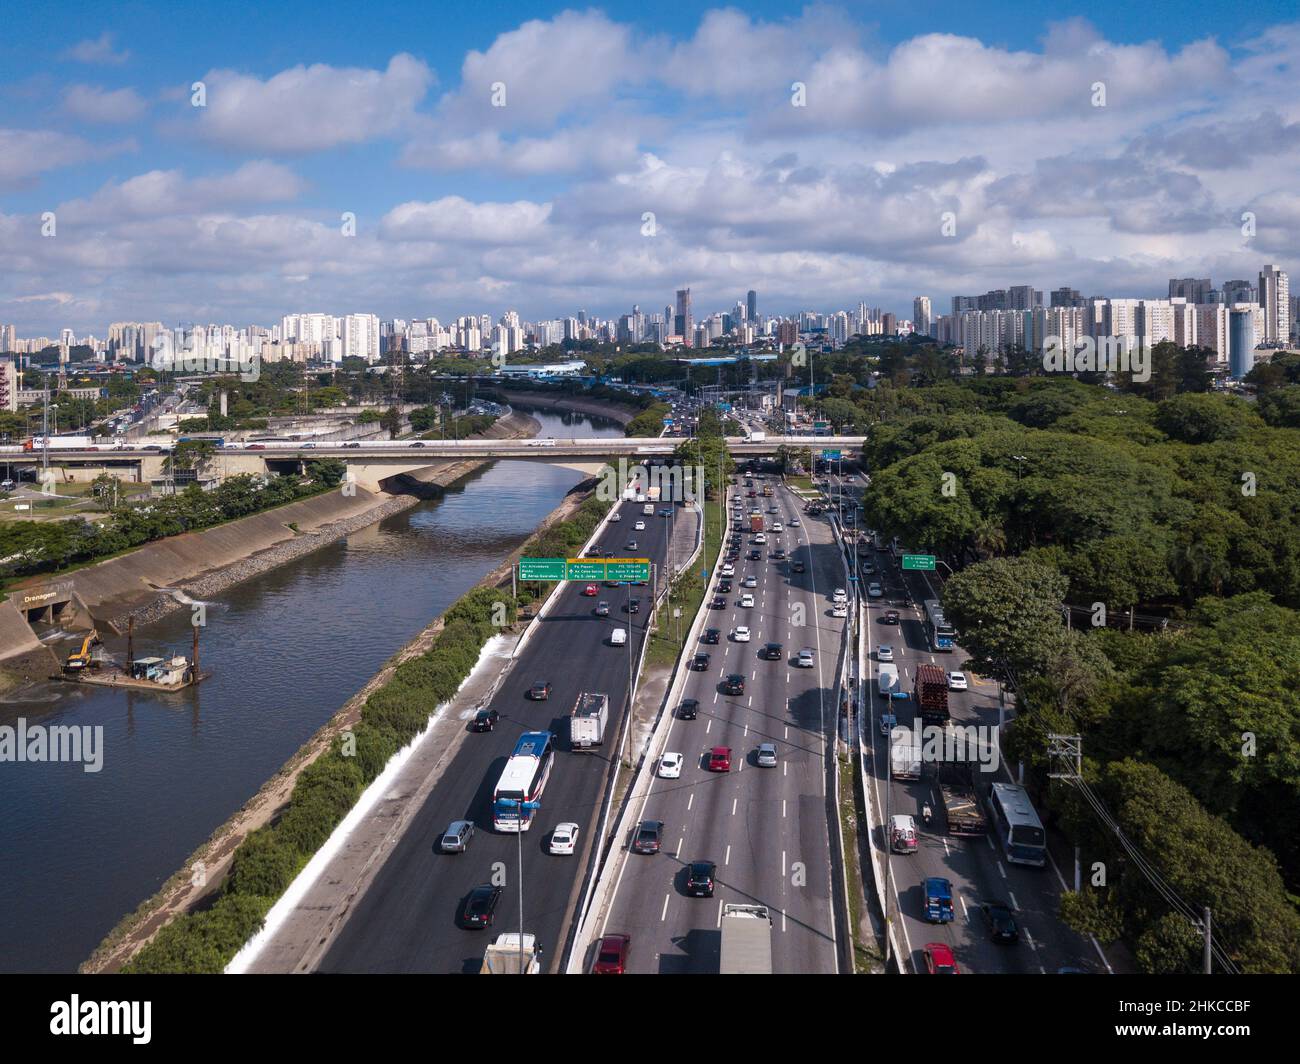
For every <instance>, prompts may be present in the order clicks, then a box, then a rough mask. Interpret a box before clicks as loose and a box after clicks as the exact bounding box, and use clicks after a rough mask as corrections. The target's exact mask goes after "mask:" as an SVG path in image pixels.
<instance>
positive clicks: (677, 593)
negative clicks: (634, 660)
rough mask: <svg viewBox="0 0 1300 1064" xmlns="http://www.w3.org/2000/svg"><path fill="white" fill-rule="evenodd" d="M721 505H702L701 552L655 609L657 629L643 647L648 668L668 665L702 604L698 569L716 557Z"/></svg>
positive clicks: (702, 582) (703, 589)
mask: <svg viewBox="0 0 1300 1064" xmlns="http://www.w3.org/2000/svg"><path fill="white" fill-rule="evenodd" d="M724 516H725V515H724V514H723V509H722V503H720V502H719V501H717V500H713V501H711V502H710V501H706V502H705V504H704V551H703V553H702V554H701V555H700V557H698V558H697V559H696V560H695V563H694V564H693V565H692V566H691V568H690V570H688V571H687V572H684V573H682V574H681V575H680V576H679V577H678V578H677V579H676V580H674V581H673V583H672V586H671V588H670V589H669V592H668V598H667V599H666V600H665V602H664V605H663V606H662V607H661V608H660V610H659V615H658V618H659V619H658V627H657V628H655V630H654V631H653V632H651V633H650V645H649V647H647V648H646V655H645V661H646V665H647V667H649V666H652V665H668V666H671V665H672V664H673V663H674V662H675V661H676V660H677V658H678V655H680V654H681V652H682V648H683V646H685V639H686V633H687V632H688V631H689V630H690V627H691V623H692V621H693V620H694V619H695V614H696V613H697V612H698V611H699V608H700V604H701V603H702V602H703V601H704V593H705V592H706V591H707V590H708V581H707V580H704V579H702V578H701V577H700V570H701V569H704V568H706V567H707V566H711V565H712V564H713V560H714V559H715V558H716V557H717V556H718V547H719V545H720V544H721V543H722V532H723V528H722V521H723V518H724ZM674 609H680V610H681V611H682V616H681V619H680V635H679V631H678V629H679V621H678V619H676V618H674V617H673V610H674Z"/></svg>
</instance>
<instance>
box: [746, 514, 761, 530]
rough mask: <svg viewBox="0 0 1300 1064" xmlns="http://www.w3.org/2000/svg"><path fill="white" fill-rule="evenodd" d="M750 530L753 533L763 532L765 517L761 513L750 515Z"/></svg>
mask: <svg viewBox="0 0 1300 1064" xmlns="http://www.w3.org/2000/svg"><path fill="white" fill-rule="evenodd" d="M749 530H750V531H751V532H762V531H763V515H762V514H760V513H751V514H750V515H749Z"/></svg>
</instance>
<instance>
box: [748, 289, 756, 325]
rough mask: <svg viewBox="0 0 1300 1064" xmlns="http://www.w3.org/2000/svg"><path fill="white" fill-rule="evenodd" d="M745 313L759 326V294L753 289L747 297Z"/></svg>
mask: <svg viewBox="0 0 1300 1064" xmlns="http://www.w3.org/2000/svg"><path fill="white" fill-rule="evenodd" d="M745 312H746V314H747V315H748V318H749V320H750V321H751V322H753V323H754V324H755V325H757V324H758V293H757V292H755V291H754V290H753V289H752V288H751V289H750V290H749V292H748V293H746V295H745Z"/></svg>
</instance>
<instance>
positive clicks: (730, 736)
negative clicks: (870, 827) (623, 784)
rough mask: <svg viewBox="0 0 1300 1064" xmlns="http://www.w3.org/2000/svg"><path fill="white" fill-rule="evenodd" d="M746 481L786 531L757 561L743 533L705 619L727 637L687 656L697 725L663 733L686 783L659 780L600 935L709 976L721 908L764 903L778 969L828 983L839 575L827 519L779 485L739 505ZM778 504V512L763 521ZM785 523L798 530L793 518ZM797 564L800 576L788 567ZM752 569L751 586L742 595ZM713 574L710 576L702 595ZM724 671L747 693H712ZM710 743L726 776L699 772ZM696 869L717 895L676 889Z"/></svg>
mask: <svg viewBox="0 0 1300 1064" xmlns="http://www.w3.org/2000/svg"><path fill="white" fill-rule="evenodd" d="M767 482H768V483H771V482H772V481H770V480H769V481H767ZM740 484H741V486H740V488H739V491H738V494H739V497H740V500H741V502H742V503H743V504H744V513H745V514H746V515H748V512H749V509H750V507H751V506H752V505H755V504H758V505H759V507H760V508H761V509H762V510H763V511H764V517H765V519H766V522H767V523H768V525H769V527H770V525H771V523H772V522H773V521H776V520H780V521H782V523H784V524H786V528H785V530H784V531H783V532H781V533H780V534H774V533H772V532H768V533H767V534H766V539H767V543H766V544H764V545H762V546H760V547H759V548H758V549H759V550H761V552H762V557H761V558H760V559H759V560H757V561H751V560H750V559H749V552H750V550H751V549H753V536H751V535H750V534H749V533H748V532H746V533H744V535H743V536H742V542H741V548H740V549H741V554H740V558H739V559H738V560H737V561H736V562H735V563H734V564H735V572H736V575H735V577H734V579H733V581H732V582H733V590H732V592H731V593H730V594H728V595H726V596H725V598H726V606H725V608H724V609H709V610H708V611H707V612H708V620H707V622H706V623H707V626H708V627H715V628H719V629H721V637H720V642H719V644H718V645H717V646H711V645H706V644H701V645H700V646H698V647H691V648H689V650H690V651H691V652H692V653H694V652H695V651H696V650H704V651H709V652H711V654H712V660H711V662H710V664H709V667H708V669H707V670H705V671H692V672H691V673H690V674H689V679H688V682H687V684H686V686H685V689H684V692H683V697H685V698H694V699H697V700H698V701H699V704H700V708H699V716H698V718H697V719H696V720H681V719H680V718H676V717H675V718H674V720H673V721H672V725H671V730H670V732H669V734H668V738H667V745H666V750H667V751H672V752H678V753H681V754H683V755H684V759H685V763H684V765H683V768H682V773H681V776H680V778H678V779H659V778H655V779H654V780H653V781H652V783H651V784H650V786H649V788H648V791H647V793H646V794H645V795H644V797H643V798H642V799H641V801H642V809H641V812H640V813H639V814H638V819H650V820H661V821H663V822H664V824H665V829H664V840H663V848H662V850H661V852H660V853H659V854H656V855H653V856H648V855H646V856H643V855H637V854H632V853H629V852H627V847H628V845H629V844H630V841H631V840H630V839H627V840H622V844H623V853H622V858H621V861H622V863H621V866H620V864H619V862H613V863H612V864H611V865H609V866H608V868H607V872H606V874H607V875H615V876H616V877H617V886H616V890H615V892H614V895H613V897H612V899H611V902H610V908H609V912H608V914H607V917H606V919H605V921H604V926H603V928H602V932H601V933H602V934H603V933H606V932H622V933H627V934H629V935H631V937H632V945H631V949H630V953H629V967H628V970H629V971H630V972H641V973H647V972H649V973H686V972H699V973H708V972H713V973H716V972H717V970H718V962H719V947H720V941H721V933H720V930H719V929H720V920H721V911H722V905H723V903H724V902H745V903H761V904H764V905H766V906H768V908H769V909H770V911H771V913H772V920H773V926H772V967H773V971H774V972H781V973H795V972H802V973H814V972H816V973H833V972H835V971H836V967H837V965H836V955H837V954H836V943H835V921H834V906H833V894H832V890H833V887H832V882H831V867H832V866H831V857H830V846H831V842H830V834H829V825H828V823H827V804H826V803H827V798H826V768H827V765H826V756H827V750H828V743H829V742H830V741H831V740H832V739H833V737H834V729H835V726H836V720H837V707H836V705H835V691H834V682H835V670H836V665H837V661H838V655H839V652H840V649H841V641H842V637H843V632H844V627H845V624H846V621H845V620H844V619H843V618H836V617H832V616H831V601H830V598H831V594H832V592H833V590H834V589H835V588H837V587H839V588H842V587H844V586H845V580H844V568H843V565H842V562H841V559H840V555H839V552H838V550H837V549H836V547H835V545H834V542H833V537H832V533H831V530H830V527H829V526H828V524H827V523H826V520H825V518H817V519H814V518H810V517H808V516H807V515H805V514H804V513H803V506H802V503H801V502H800V501H799V500H798V498H797V497H796V496H794V495H793V494H792V493H791V492H789V491H788V490H787V489H786V488H785V487H784V486H778V487H777V489H776V495H775V497H774V498H773V499H763V498H761V496H760V497H757V498H755V499H748V498H746V497H745V491H746V490H747V489H745V488H744V486H743V485H744V481H743V478H742V479H741V482H740ZM736 494H737V492H736V491H735V490H734V489H733V497H734V496H735V495H736ZM773 505H775V506H776V508H777V509H778V511H779V513H778V514H770V513H767V510H768V509H769V507H770V506H773ZM791 517H795V518H797V519H798V520H799V522H800V523H799V525H798V526H794V527H792V526H790V525H789V524H788V522H789V519H790V518H791ZM747 520H748V518H747V516H746V522H747ZM777 546H780V547H782V548H784V549H785V550H786V551H787V552H789V554H790V557H789V558H788V559H787V560H784V561H778V560H773V559H772V558H771V552H772V550H773V549H775V547H777ZM796 559H798V560H802V561H803V562H804V564H805V566H806V571H805V572H803V573H795V572H793V570H792V568H791V564H792V562H793V561H794V560H796ZM751 574H752V575H753V576H754V577H755V578H756V583H757V586H756V587H754V588H752V589H751V588H745V587H743V586H742V580H743V578H744V577H745V576H747V575H751ZM716 580H717V575H716V574H715V575H714V584H713V588H712V589H711V591H710V595H709V598H710V599H712V595H713V589H716V586H717V585H716ZM746 591H749V592H750V593H752V594H753V595H754V605H753V607H744V606H740V605H739V604H738V603H739V601H740V596H741V595H742V594H743V593H744V592H746ZM738 625H744V626H747V627H748V628H749V629H750V641H749V642H736V641H735V640H734V639H733V638H732V632H733V630H734V629H735V627H736V626H738ZM769 641H771V642H780V643H782V644H783V647H782V655H781V659H780V660H764V659H761V658H759V657H758V651H759V650H760V649H761V648H762V647H763V645H764V643H766V642H769ZM804 647H811V648H812V649H813V651H814V653H815V656H816V665H815V667H814V668H811V669H809V668H798V667H796V666H795V665H794V664H793V660H794V657H795V655H796V654H797V653H798V651H799V650H801V649H803V648H804ZM730 673H739V674H741V675H743V676H744V679H745V692H744V694H743V695H726V694H723V693H722V681H723V679H724V678H725V677H726V676H727V675H728V674H730ZM672 708H673V710H674V712H675V711H676V707H675V706H674V707H672ZM760 743H773V744H775V746H776V749H777V765H776V767H774V768H760V767H758V764H757V761H756V756H755V754H756V748H757V747H758V745H759V744H760ZM715 746H729V747H731V750H732V762H731V771H730V772H728V773H721V772H710V771H708V769H707V767H706V766H707V762H708V753H709V750H710V748H712V747H715ZM696 860H710V861H713V862H715V863H716V864H717V866H718V867H717V877H716V880H717V889H716V892H715V896H714V897H713V898H711V899H708V898H693V897H688V896H687V895H686V894H685V893H684V890H683V886H684V882H685V868H686V865H687V864H689V863H690V862H691V861H696Z"/></svg>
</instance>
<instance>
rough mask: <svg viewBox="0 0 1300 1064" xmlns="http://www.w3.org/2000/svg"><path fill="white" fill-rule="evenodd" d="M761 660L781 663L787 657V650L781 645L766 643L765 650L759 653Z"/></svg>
mask: <svg viewBox="0 0 1300 1064" xmlns="http://www.w3.org/2000/svg"><path fill="white" fill-rule="evenodd" d="M758 656H759V657H760V658H766V659H767V660H768V661H780V660H781V659H782V658H783V657H785V649H784V648H783V647H782V646H781V644H780V643H764V644H763V649H762V650H760V651H759V652H758Z"/></svg>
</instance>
